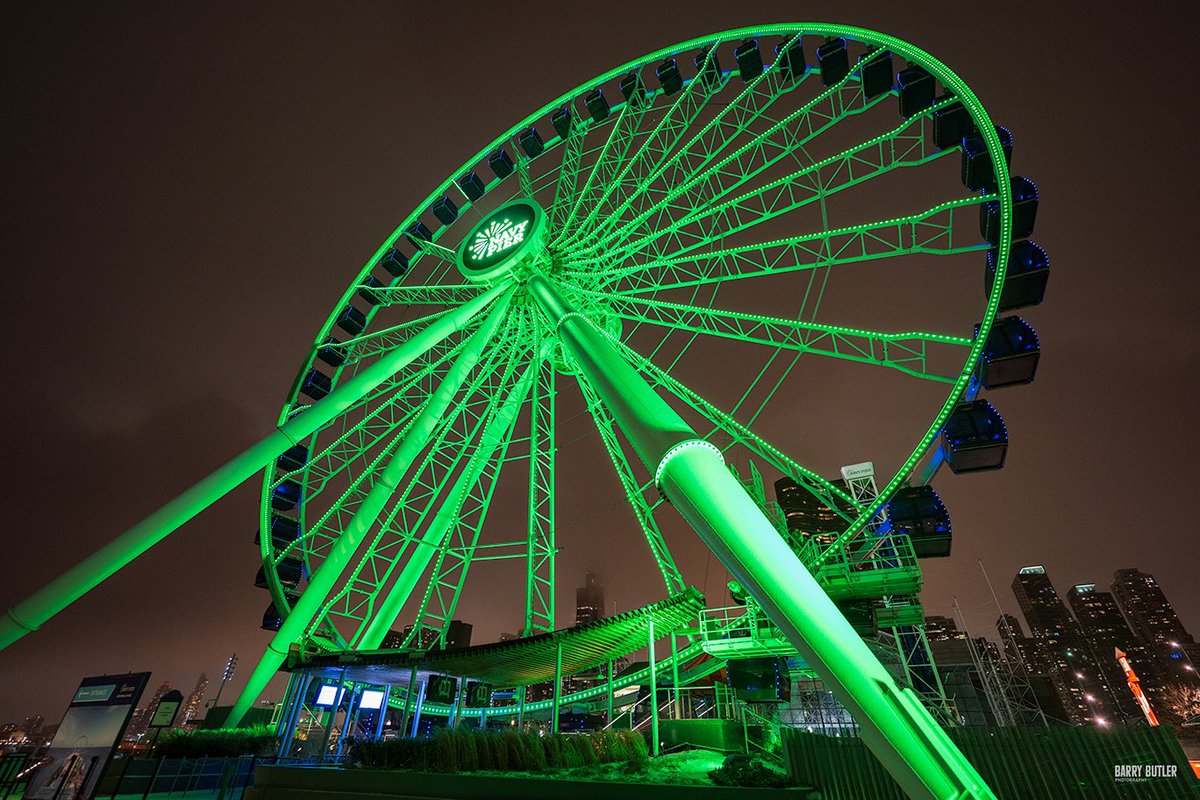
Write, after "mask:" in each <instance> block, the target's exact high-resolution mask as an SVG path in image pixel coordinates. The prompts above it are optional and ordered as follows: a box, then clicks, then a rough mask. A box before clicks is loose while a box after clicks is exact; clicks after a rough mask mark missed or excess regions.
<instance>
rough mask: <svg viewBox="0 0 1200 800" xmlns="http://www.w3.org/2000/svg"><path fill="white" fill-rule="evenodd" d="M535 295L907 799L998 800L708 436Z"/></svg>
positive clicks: (555, 296) (688, 513) (554, 298)
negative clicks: (853, 623)
mask: <svg viewBox="0 0 1200 800" xmlns="http://www.w3.org/2000/svg"><path fill="white" fill-rule="evenodd" d="M528 288H529V291H530V294H531V295H532V296H533V297H534V298H535V299H536V301H537V302H538V304H539V305H540V306H541V308H542V310H543V311H544V312H545V313H546V315H547V316H548V317H549V318H550V319H551V320H552V321H553V322H555V323H556V324H557V325H558V331H559V338H560V340H561V341H562V343H563V345H564V346H565V347H566V348H567V350H568V351H569V352H570V354H571V356H572V357H573V358H574V359H575V363H576V365H577V366H578V367H579V369H580V371H581V372H582V373H583V374H584V376H585V377H586V378H587V379H588V381H589V382H590V383H591V384H592V386H593V387H594V388H595V389H596V391H597V392H598V393H599V394H600V397H601V399H603V400H604V402H605V404H606V405H607V406H608V408H609V410H610V411H611V412H612V415H613V417H614V418H615V419H616V420H617V423H618V424H619V425H620V426H621V428H622V430H623V431H624V432H625V434H626V436H627V437H628V438H629V441H630V443H631V444H632V445H633V448H634V450H635V452H637V454H638V456H639V457H640V458H641V459H642V462H643V463H644V464H645V465H646V467H647V469H650V470H652V471H653V472H654V474H655V478H656V482H657V483H658V485H659V487H660V488H661V490H662V492H663V494H664V496H665V497H666V498H667V499H668V500H669V501H670V502H671V504H672V505H674V506H675V508H676V510H678V511H679V513H680V514H681V515H682V516H683V518H684V519H685V520H687V522H688V523H689V524H690V525H691V526H692V528H693V529H694V530H695V531H696V533H697V535H699V536H700V538H701V540H702V541H704V543H705V544H706V545H708V547H709V548H710V549H711V550H712V551H713V553H715V554H716V556H717V557H718V558H719V559H720V560H721V562H722V563H723V564H724V565H725V567H726V568H727V569H728V570H729V571H730V573H731V574H732V575H733V576H734V577H735V578H736V579H737V580H738V581H739V582H740V583H741V584H742V585H743V586H745V587H746V588H747V590H748V591H749V592H750V594H751V595H752V596H753V597H754V598H755V600H757V601H758V602H759V604H760V605H762V607H763V608H764V609H766V611H767V612H768V613H769V614H770V616H771V618H772V619H773V620H774V621H775V622H776V624H778V625H779V626H780V628H781V629H782V630H783V632H784V633H785V634H786V635H787V638H788V641H790V642H791V643H792V645H793V646H794V647H796V649H797V650H798V651H799V652H800V654H801V655H802V656H804V658H805V659H806V660H807V661H808V662H809V663H810V664H811V665H812V666H813V667H814V668H815V669H816V670H817V672H818V673H820V675H821V676H822V677H823V678H824V679H825V680H826V681H827V682H828V683H829V684H830V685H831V686H832V687H833V689H834V692H835V694H836V695H837V696H838V698H839V699H840V700H841V701H842V703H843V704H845V705H846V707H847V708H848V709H849V710H850V712H851V713H852V714H853V715H854V718H855V719H856V720H857V721H858V722H859V724H860V726H861V728H862V738H863V740H864V741H865V742H866V743H867V745H868V746H869V747H870V748H871V751H872V752H873V753H874V754H875V756H876V757H877V758H878V759H879V760H880V762H881V763H882V764H883V765H884V767H886V768H887V770H888V772H889V773H890V774H891V775H892V777H893V778H894V779H895V780H896V782H897V783H899V784H900V786H901V787H902V788H903V789H904V791H905V793H906V794H908V796H909V797H910V798H914V800H916V799H917V798H920V799H921V800H946V799H947V798H974V799H977V800H983V799H984V798H987V799H988V800H994V798H995V795H993V794H992V792H991V791H990V790H989V789H988V787H987V786H986V784H984V782H983V779H982V778H980V777H979V775H978V773H977V772H976V771H975V769H974V768H973V767H972V766H971V765H970V764H969V763H968V762H967V760H966V759H965V758H964V757H963V756H962V754H961V753H959V752H958V750H957V749H956V748H955V747H954V745H953V743H952V742H951V741H950V739H949V737H947V736H946V734H945V732H944V731H942V730H941V728H939V727H938V726H937V724H936V723H935V722H934V720H933V718H932V717H930V716H929V713H928V712H927V711H925V709H924V708H923V707H922V706H921V704H920V701H919V700H918V699H917V698H916V696H915V695H913V693H912V692H911V691H908V690H906V691H900V690H899V689H898V688H897V687H896V684H895V682H894V681H893V680H892V677H891V675H890V674H888V672H887V670H886V669H884V668H883V665H881V664H880V663H879V661H878V659H876V658H875V656H874V654H872V653H871V651H870V650H869V649H868V648H867V646H866V645H865V644H864V643H863V641H862V639H861V638H860V637H859V635H858V634H857V633H856V632H855V631H854V628H853V627H851V625H850V623H849V622H847V621H846V619H845V617H843V616H842V614H841V612H840V611H838V608H837V606H836V605H834V604H833V602H832V601H831V600H830V599H829V596H828V595H826V594H825V592H824V591H823V590H822V589H821V587H820V585H819V584H818V583H817V582H816V580H814V579H813V577H812V576H811V575H810V574H809V573H808V571H807V570H806V569H805V568H804V565H803V564H802V563H801V562H800V559H799V558H798V557H797V556H796V554H795V553H794V552H792V550H791V548H789V547H788V546H787V544H786V543H785V542H784V541H783V539H782V538H780V536H779V534H778V532H777V531H776V530H775V528H774V526H773V525H772V524H771V522H770V520H768V519H767V517H766V516H765V515H764V514H763V512H762V510H761V509H759V507H758V505H757V504H756V503H755V502H754V500H753V498H751V497H750V495H749V494H747V493H746V490H745V489H744V488H743V487H742V485H741V484H740V483H739V482H738V480H737V479H736V478H735V477H733V475H732V474H731V473H730V472H729V469H728V468H727V467H726V466H725V463H724V460H723V458H722V457H721V453H720V451H719V450H718V449H717V448H716V447H714V446H713V445H710V444H708V443H706V442H702V441H700V440H699V439H698V438H697V436H696V433H695V432H694V431H693V430H692V429H691V428H690V427H689V426H688V425H687V423H686V422H685V421H684V420H683V419H682V418H681V417H680V416H679V415H678V414H676V413H675V411H674V410H673V409H672V408H671V407H670V406H669V405H667V403H666V402H665V401H664V400H663V399H662V398H660V397H659V396H658V395H657V394H656V393H655V392H654V390H653V389H652V388H650V386H649V385H648V384H647V383H646V382H645V381H644V380H643V379H642V378H641V376H640V375H638V373H637V372H636V371H635V370H634V369H633V368H632V367H631V366H630V365H629V364H628V362H626V361H625V360H624V359H623V358H621V356H620V354H619V353H618V352H617V351H616V350H615V348H614V347H613V345H612V343H611V341H610V340H609V339H608V338H607V337H606V336H605V335H604V334H603V333H601V332H600V331H599V330H598V329H597V328H596V327H595V326H594V325H593V324H592V323H591V321H589V320H588V319H587V318H586V317H584V316H582V315H581V314H579V313H578V312H577V311H576V309H574V308H573V307H572V306H571V304H570V303H569V302H568V301H567V300H566V299H565V298H564V297H563V296H562V294H561V293H559V291H558V290H557V289H556V288H555V287H554V285H553V284H552V283H550V281H549V280H547V279H546V278H545V277H544V276H541V275H534V276H533V277H532V278H530V279H529V282H528Z"/></svg>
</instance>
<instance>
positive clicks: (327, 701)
mask: <svg viewBox="0 0 1200 800" xmlns="http://www.w3.org/2000/svg"><path fill="white" fill-rule="evenodd" d="M342 691H343V690H342V689H341V687H339V686H335V685H333V684H332V683H330V684H326V685H325V686H322V687H321V688H320V689H319V690H318V691H317V702H316V703H315V705H318V706H326V707H328V706H335V705H337V704H338V703H339V702H341V699H342Z"/></svg>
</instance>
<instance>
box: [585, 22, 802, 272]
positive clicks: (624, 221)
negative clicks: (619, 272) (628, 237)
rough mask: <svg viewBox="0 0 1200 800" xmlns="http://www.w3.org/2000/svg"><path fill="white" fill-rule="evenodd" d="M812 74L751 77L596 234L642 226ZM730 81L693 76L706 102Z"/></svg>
mask: <svg viewBox="0 0 1200 800" xmlns="http://www.w3.org/2000/svg"><path fill="white" fill-rule="evenodd" d="M799 38H800V35H799V34H797V35H796V36H794V37H793V38H791V39H789V40H788V41H787V42H786V44H785V47H787V46H790V45H791V44H792V43H793V42H794V41H796V40H797V39H799ZM715 50H716V48H715V45H714V46H713V47H712V48H710V49H709V53H708V56H707V57H708V58H712V57H713V54H714V53H715ZM809 75H810V73H809V72H807V71H806V72H805V73H804V74H803V75H801V76H799V77H798V78H796V79H794V80H789V79H788V78H787V77H786V75H785V73H784V72H783V70H782V68H781V64H780V62H778V61H777V62H776V63H774V64H772V65H771V67H770V68H768V69H766V70H764V71H763V73H762V74H760V75H759V76H758V77H757V78H755V79H753V80H752V81H750V82H749V83H748V84H747V85H746V87H745V88H744V89H743V90H742V91H741V92H740V93H739V94H738V95H737V96H736V97H734V98H733V99H732V100H730V101H729V102H728V103H726V104H725V105H724V106H723V107H722V108H720V109H718V110H717V113H716V114H715V115H714V116H713V118H712V119H710V120H708V122H706V123H705V125H704V126H703V127H702V128H701V129H700V131H699V132H697V133H696V134H695V135H694V136H692V138H691V139H689V140H688V141H687V142H686V143H685V144H683V145H682V146H680V145H679V141H678V140H676V141H673V142H671V144H670V147H669V148H667V153H673V154H672V155H671V156H670V158H667V159H664V160H660V162H659V163H658V164H656V165H655V168H654V169H652V170H651V171H650V172H649V173H648V174H647V175H646V176H645V177H644V178H643V179H642V181H641V182H640V186H639V191H637V192H633V193H629V194H628V195H627V196H626V197H625V198H624V200H623V202H621V203H620V205H618V206H617V207H616V208H615V209H613V211H612V212H611V213H610V214H609V215H607V216H606V217H605V218H603V219H602V221H601V223H600V225H599V226H598V227H597V229H596V231H595V233H596V234H600V233H603V232H606V231H607V232H609V233H610V234H611V233H612V232H613V231H614V230H630V229H632V226H635V225H638V224H640V221H644V219H645V216H644V215H645V214H647V213H649V212H653V210H654V208H655V204H656V203H659V202H664V201H667V198H669V197H671V196H672V190H673V189H674V188H675V187H676V186H678V185H680V184H682V183H684V182H686V181H687V180H688V179H690V178H691V177H692V176H694V175H695V174H696V173H697V172H699V171H701V170H703V169H705V168H706V167H708V166H709V165H710V164H712V162H713V161H714V159H716V158H717V157H718V156H719V155H720V154H721V153H722V152H724V151H725V150H726V149H727V148H728V147H729V145H730V144H731V143H732V142H733V141H734V140H735V139H736V138H737V137H738V136H739V135H740V134H742V133H744V132H745V131H747V130H748V129H749V127H750V126H751V125H752V124H754V123H756V122H757V121H758V120H759V119H761V118H764V117H765V115H766V113H767V112H768V111H769V110H770V109H771V107H772V106H773V105H774V103H775V102H776V101H777V100H779V99H780V98H781V97H782V96H784V94H786V93H787V92H788V91H790V90H792V89H795V88H797V87H799V86H801V85H803V84H804V82H805V81H806V80H807V79H808V77H809ZM727 80H728V76H727V75H725V74H722V76H721V81H722V83H720V84H718V85H716V86H714V87H705V85H704V81H702V80H698V79H693V81H692V82H691V86H696V87H697V88H698V90H700V91H707V94H706V96H705V100H707V99H709V98H711V97H715V96H717V95H719V94H720V92H721V90H722V89H723V88H724V86H725V83H724V81H727ZM691 86H689V88H691ZM685 130H686V128H683V129H680V133H681V134H682V133H683V132H685ZM631 212H632V214H633V217H632V218H629V217H628V214H629V213H631ZM602 238H615V237H612V236H609V237H602ZM585 249H586V248H585Z"/></svg>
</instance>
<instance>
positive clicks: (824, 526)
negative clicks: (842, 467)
mask: <svg viewBox="0 0 1200 800" xmlns="http://www.w3.org/2000/svg"><path fill="white" fill-rule="evenodd" d="M833 483H834V485H835V486H839V487H840V488H842V489H845V488H846V482H845V481H843V480H840V479H839V480H835V481H834V482H833ZM775 501H776V502H777V503H779V509H780V511H782V512H783V516H784V519H785V520H786V522H787V528H788V530H789V531H790V532H792V533H793V534H795V535H796V536H797V537H798V538H799V539H801V540H803V539H807V538H809V537H813V536H816V537H822V538H821V539H819V540H822V541H832V540H833V537H834V536H836V535H837V534H838V533H840V532H841V531H842V530H843V529H845V528H846V526H847V523H846V521H845V520H844V519H842V517H840V516H838V514H837V512H835V511H834V510H833V509H832V508H830V507H829V506H828V505H826V504H825V503H823V502H821V501H820V500H819V499H818V498H816V497H815V496H813V494H812V493H811V492H809V491H808V490H806V489H805V488H804V487H802V486H800V485H799V484H797V483H796V482H795V481H794V480H792V479H791V478H780V479H779V480H777V481H775Z"/></svg>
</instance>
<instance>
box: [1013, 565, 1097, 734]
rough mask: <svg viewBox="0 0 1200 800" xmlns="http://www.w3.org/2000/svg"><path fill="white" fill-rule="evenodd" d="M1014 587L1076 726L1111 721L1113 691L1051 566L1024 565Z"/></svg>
mask: <svg viewBox="0 0 1200 800" xmlns="http://www.w3.org/2000/svg"><path fill="white" fill-rule="evenodd" d="M1012 590H1013V594H1014V595H1015V596H1016V598H1017V604H1018V605H1019V606H1020V607H1021V613H1022V614H1023V615H1024V616H1025V622H1026V624H1027V625H1028V626H1029V632H1030V634H1031V635H1032V637H1033V638H1034V639H1035V640H1036V641H1037V643H1038V648H1037V653H1036V655H1035V658H1036V660H1037V661H1039V662H1041V663H1039V664H1038V666H1039V667H1042V668H1046V669H1047V674H1049V675H1050V678H1051V680H1052V681H1053V682H1054V686H1055V689H1056V690H1057V691H1058V693H1059V697H1060V698H1061V700H1062V704H1063V708H1064V709H1065V710H1066V712H1067V716H1068V718H1069V720H1070V721H1071V722H1072V723H1074V724H1076V725H1088V724H1095V725H1108V724H1110V723H1111V722H1112V720H1113V716H1114V715H1115V714H1116V713H1117V709H1116V708H1115V707H1114V705H1113V700H1112V695H1111V693H1110V692H1109V691H1108V689H1107V686H1106V684H1105V682H1104V680H1103V678H1102V676H1101V674H1100V668H1099V665H1098V664H1097V663H1096V661H1095V659H1093V658H1092V657H1091V655H1090V652H1089V648H1088V647H1087V642H1086V640H1085V639H1084V636H1083V631H1082V630H1081V629H1080V627H1079V623H1077V622H1076V621H1075V618H1074V617H1072V616H1071V612H1069V611H1068V610H1067V607H1066V605H1065V604H1064V603H1063V601H1062V600H1061V599H1060V598H1059V596H1058V593H1057V592H1056V591H1055V590H1054V584H1053V583H1051V582H1050V576H1049V575H1047V574H1046V568H1045V567H1043V566H1040V565H1034V566H1029V567H1022V568H1021V569H1020V570H1018V571H1017V575H1016V577H1015V578H1013V583H1012Z"/></svg>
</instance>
